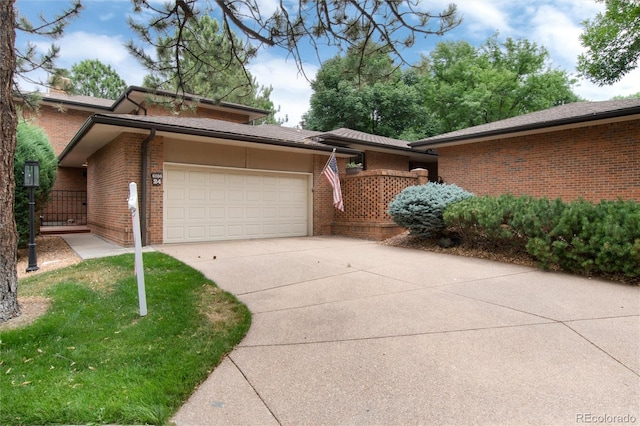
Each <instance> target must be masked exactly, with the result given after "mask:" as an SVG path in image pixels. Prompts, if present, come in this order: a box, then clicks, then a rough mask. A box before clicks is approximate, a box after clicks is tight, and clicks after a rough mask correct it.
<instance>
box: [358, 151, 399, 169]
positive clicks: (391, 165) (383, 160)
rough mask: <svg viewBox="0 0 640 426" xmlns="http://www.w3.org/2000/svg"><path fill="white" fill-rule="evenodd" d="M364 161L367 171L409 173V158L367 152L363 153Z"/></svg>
mask: <svg viewBox="0 0 640 426" xmlns="http://www.w3.org/2000/svg"><path fill="white" fill-rule="evenodd" d="M365 161H366V169H367V170H398V171H401V172H408V171H409V157H407V156H405V155H396V154H387V153H384V152H373V151H367V152H366V153H365Z"/></svg>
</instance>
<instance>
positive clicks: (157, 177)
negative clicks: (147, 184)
mask: <svg viewBox="0 0 640 426" xmlns="http://www.w3.org/2000/svg"><path fill="white" fill-rule="evenodd" d="M151 184H152V185H154V186H158V185H162V172H153V173H151Z"/></svg>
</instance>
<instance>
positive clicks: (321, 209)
mask: <svg viewBox="0 0 640 426" xmlns="http://www.w3.org/2000/svg"><path fill="white" fill-rule="evenodd" d="M327 160H328V157H327V156H324V155H314V156H313V235H331V224H332V223H333V219H334V215H335V211H336V209H335V207H333V191H332V189H331V185H329V181H328V180H327V178H325V177H324V176H323V175H322V169H323V168H324V166H325V164H326V163H327ZM346 163H347V160H344V159H341V158H339V159H338V170H344V167H345V165H346Z"/></svg>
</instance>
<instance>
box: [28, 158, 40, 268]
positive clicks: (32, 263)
mask: <svg viewBox="0 0 640 426" xmlns="http://www.w3.org/2000/svg"><path fill="white" fill-rule="evenodd" d="M39 186H40V164H39V163H38V162H37V161H31V160H28V161H25V162H24V187H25V188H29V266H27V272H31V271H37V270H38V256H37V254H36V243H35V233H36V231H35V223H34V216H35V210H36V202H35V199H34V191H35V189H36V188H37V187H39Z"/></svg>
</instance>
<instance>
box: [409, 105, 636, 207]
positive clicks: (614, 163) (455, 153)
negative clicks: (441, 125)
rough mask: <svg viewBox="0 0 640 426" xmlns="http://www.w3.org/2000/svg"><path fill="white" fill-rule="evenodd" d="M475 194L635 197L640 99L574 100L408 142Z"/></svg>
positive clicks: (447, 177) (449, 180)
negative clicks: (434, 154) (431, 156)
mask: <svg viewBox="0 0 640 426" xmlns="http://www.w3.org/2000/svg"><path fill="white" fill-rule="evenodd" d="M410 146H411V147H413V148H415V149H420V150H423V151H427V150H433V151H437V153H438V173H439V174H440V175H441V176H442V177H443V179H444V180H445V182H447V183H455V184H457V185H458V186H461V187H462V188H464V189H465V190H467V191H470V192H473V193H475V194H476V195H499V194H504V193H511V194H514V195H525V194H526V195H531V196H534V197H547V198H552V199H555V198H562V199H564V200H565V201H570V200H575V199H578V198H583V199H585V200H588V201H593V202H599V201H601V200H617V199H618V198H621V199H624V200H636V201H640V99H626V100H615V101H603V102H578V103H571V104H566V105H561V106H558V107H554V108H551V109H547V110H543V111H538V112H533V113H530V114H526V115H522V116H519V117H513V118H509V119H506V120H501V121H496V122H493V123H488V124H484V125H480V126H475V127H470V128H467V129H463V130H459V131H455V132H451V133H447V134H443V135H438V136H434V137H430V138H427V139H423V140H420V141H417V142H413V143H410Z"/></svg>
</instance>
